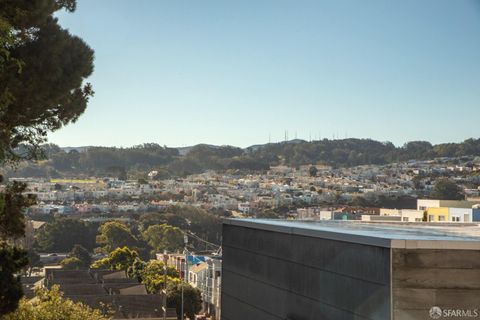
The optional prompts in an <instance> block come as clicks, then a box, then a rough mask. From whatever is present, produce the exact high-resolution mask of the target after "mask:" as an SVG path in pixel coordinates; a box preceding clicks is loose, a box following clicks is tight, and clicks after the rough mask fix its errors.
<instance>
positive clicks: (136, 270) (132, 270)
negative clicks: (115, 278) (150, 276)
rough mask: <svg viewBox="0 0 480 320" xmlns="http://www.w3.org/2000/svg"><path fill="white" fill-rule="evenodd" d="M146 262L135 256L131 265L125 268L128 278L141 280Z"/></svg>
mask: <svg viewBox="0 0 480 320" xmlns="http://www.w3.org/2000/svg"><path fill="white" fill-rule="evenodd" d="M146 265H147V264H146V262H145V261H143V260H142V259H140V258H138V257H137V258H135V260H134V261H133V263H132V265H131V266H130V267H129V268H128V269H127V275H128V277H129V278H133V279H137V280H138V282H142V275H143V271H144V270H145V266H146Z"/></svg>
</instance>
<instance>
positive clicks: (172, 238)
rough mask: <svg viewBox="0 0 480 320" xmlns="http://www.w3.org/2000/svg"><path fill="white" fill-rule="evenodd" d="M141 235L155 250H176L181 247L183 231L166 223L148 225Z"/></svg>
mask: <svg viewBox="0 0 480 320" xmlns="http://www.w3.org/2000/svg"><path fill="white" fill-rule="evenodd" d="M142 236H143V238H144V239H145V240H146V241H147V242H148V244H149V245H150V246H151V247H152V248H153V250H154V251H155V252H163V251H164V250H167V251H177V250H179V249H181V248H182V247H183V232H182V231H181V230H180V229H179V228H176V227H172V226H170V225H168V224H157V225H153V226H150V227H148V229H147V230H145V231H144V232H143V233H142Z"/></svg>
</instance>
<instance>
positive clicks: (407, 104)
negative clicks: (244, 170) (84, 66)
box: [49, 0, 480, 147]
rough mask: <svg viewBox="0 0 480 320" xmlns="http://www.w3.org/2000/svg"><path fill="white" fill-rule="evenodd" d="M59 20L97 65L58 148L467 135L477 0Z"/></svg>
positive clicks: (137, 6)
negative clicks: (81, 108)
mask: <svg viewBox="0 0 480 320" xmlns="http://www.w3.org/2000/svg"><path fill="white" fill-rule="evenodd" d="M58 17H59V21H60V23H61V24H62V25H63V26H64V27H66V28H68V29H69V30H70V32H72V33H73V34H75V35H78V36H80V37H81V38H83V39H84V40H85V41H86V42H87V43H88V44H89V45H90V46H91V47H92V48H93V49H94V50H95V57H96V59H95V71H94V74H93V75H92V76H91V77H90V78H89V80H88V81H90V82H91V83H92V84H93V88H94V90H95V96H94V97H93V98H92V99H91V102H90V103H89V106H88V108H87V111H86V112H85V114H84V115H82V116H81V117H80V119H79V120H78V122H77V123H75V124H71V125H69V126H67V127H65V128H62V129H60V130H58V131H57V132H54V133H52V134H50V135H49V137H50V140H49V142H52V143H56V144H59V145H73V146H75V145H76V146H79V145H108V146H132V145H138V144H141V143H143V142H145V141H157V142H158V143H160V144H162V145H163V144H166V145H169V146H179V147H182V146H191V145H196V144H199V143H207V144H215V145H235V146H241V147H246V146H249V145H254V144H262V143H266V142H268V141H269V139H270V141H272V142H276V141H282V140H284V135H285V134H284V132H285V130H288V132H289V139H294V138H295V135H296V136H297V138H301V139H304V140H309V139H310V137H311V139H318V136H320V137H321V138H329V139H331V138H332V137H333V135H335V136H336V137H339V138H344V137H358V138H371V139H374V140H379V141H392V142H393V143H394V144H395V145H397V146H398V145H402V144H403V143H405V142H407V141H412V140H428V141H431V142H432V143H433V144H437V143H443V142H461V141H463V140H465V139H467V138H469V137H477V136H478V131H477V127H478V119H479V118H480V105H479V101H480V90H478V87H479V84H480V60H479V59H478V53H479V52H480V38H479V37H478V33H479V31H480V5H479V3H478V2H476V1H474V0H461V1H455V2H453V1H449V0H425V1H421V2H420V1H414V0H406V1H401V2H385V1H380V0H370V1H362V2H357V1H346V0H345V1H310V0H308V1H307V0H306V1H301V2H290V1H286V0H275V1H273V0H266V1H262V2H260V3H259V2H256V1H255V2H254V1H241V2H224V1H218V0H209V1H202V2H201V3H200V2H186V1H142V2H135V3H133V2H131V1H127V0H104V1H94V0H79V1H78V8H77V11H76V12H75V13H73V14H68V13H60V14H58ZM269 137H270V138H269Z"/></svg>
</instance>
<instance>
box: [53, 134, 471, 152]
mask: <svg viewBox="0 0 480 320" xmlns="http://www.w3.org/2000/svg"><path fill="white" fill-rule="evenodd" d="M324 139H327V140H330V141H334V140H344V139H360V140H363V139H367V140H374V141H378V142H383V143H387V142H391V141H388V140H376V139H371V138H358V137H347V138H342V137H340V138H338V139H337V138H335V139H332V138H327V137H325V138H322V139H321V140H324ZM468 139H480V137H469V138H466V139H464V140H461V141H445V142H439V143H433V142H431V141H428V140H421V139H416V140H409V141H405V142H404V143H401V144H395V143H393V142H391V143H393V144H394V145H395V147H397V148H398V147H402V146H403V145H405V144H406V143H408V142H414V141H426V142H430V143H431V144H432V145H437V144H444V143H462V142H464V141H465V140H468ZM294 140H302V141H305V142H315V141H320V140H318V139H312V140H311V141H310V140H308V139H302V138H297V139H295V138H290V137H289V139H288V140H287V141H286V142H292V141H294ZM282 142H285V140H279V141H270V142H269V141H266V142H263V143H262V142H260V143H252V144H249V145H246V146H237V145H233V144H213V143H208V142H199V143H196V144H191V145H183V146H176V145H166V144H164V143H160V142H155V141H144V142H141V143H138V144H132V145H122V146H115V145H95V144H91V145H87V144H83V145H58V146H59V147H60V148H86V147H106V148H131V147H134V146H138V145H141V144H148V143H156V144H158V145H161V146H166V147H168V148H188V147H194V146H196V145H211V146H217V147H223V146H230V147H238V148H243V149H244V148H248V147H251V146H256V145H266V144H268V143H282ZM47 143H53V142H52V141H48V142H47Z"/></svg>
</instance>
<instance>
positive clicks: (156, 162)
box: [14, 139, 480, 178]
mask: <svg viewBox="0 0 480 320" xmlns="http://www.w3.org/2000/svg"><path fill="white" fill-rule="evenodd" d="M44 150H45V154H46V155H47V157H48V160H46V161H41V162H39V163H33V162H25V163H23V164H21V165H20V166H19V168H18V170H17V172H15V173H14V174H15V175H17V176H18V175H20V176H30V177H31V176H39V177H41V176H47V177H62V176H72V175H75V176H78V175H86V176H93V175H95V176H102V175H118V176H125V175H126V174H127V173H130V174H131V173H139V174H144V173H145V172H146V171H149V170H157V171H159V175H158V177H159V178H167V177H177V176H185V175H188V174H193V173H200V172H204V171H206V170H228V169H233V170H250V171H259V170H268V169H269V167H270V166H273V165H279V164H284V165H288V166H293V167H296V166H299V165H305V164H315V163H323V164H329V165H333V166H355V165H363V164H386V163H392V162H399V161H406V160H427V159H433V158H436V157H460V156H480V139H468V140H465V141H464V142H462V143H445V144H438V145H432V144H431V143H429V142H426V141H413V142H409V143H406V144H405V145H404V146H402V147H395V146H394V145H393V144H392V143H390V142H379V141H375V140H370V139H343V140H328V139H324V140H320V141H312V142H307V141H303V140H294V141H288V142H281V143H268V144H264V145H255V146H251V147H248V148H245V149H242V148H237V147H233V146H213V145H207V144H199V145H196V146H192V147H187V148H167V147H162V146H160V145H158V144H154V143H149V144H143V145H139V146H134V147H131V148H113V147H80V148H72V147H70V148H68V149H66V148H60V147H58V146H56V145H53V144H48V145H45V146H44Z"/></svg>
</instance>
